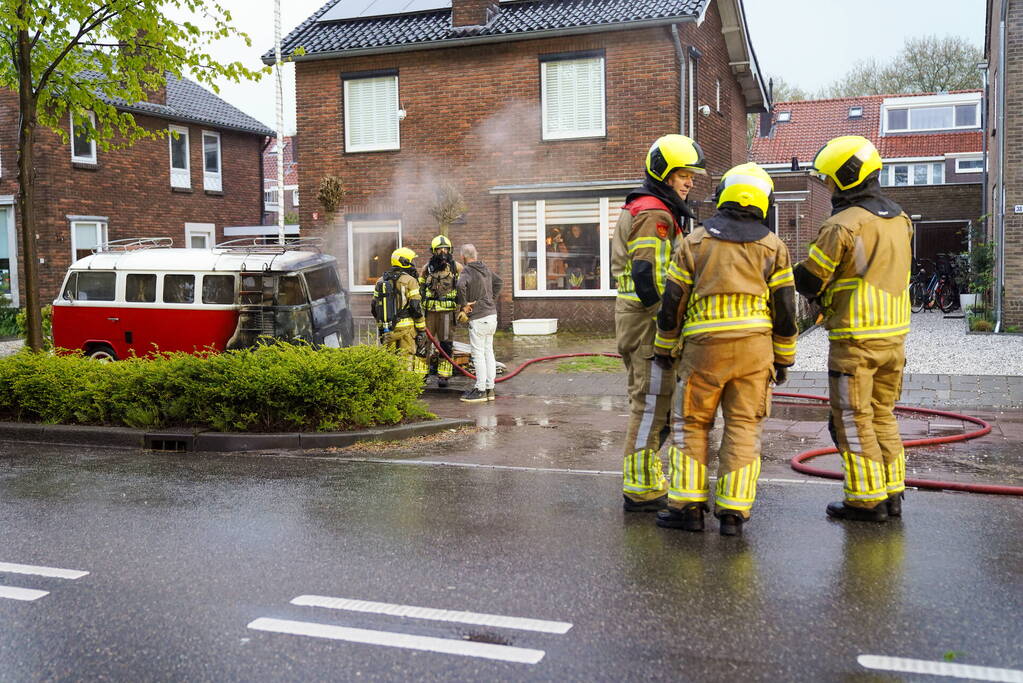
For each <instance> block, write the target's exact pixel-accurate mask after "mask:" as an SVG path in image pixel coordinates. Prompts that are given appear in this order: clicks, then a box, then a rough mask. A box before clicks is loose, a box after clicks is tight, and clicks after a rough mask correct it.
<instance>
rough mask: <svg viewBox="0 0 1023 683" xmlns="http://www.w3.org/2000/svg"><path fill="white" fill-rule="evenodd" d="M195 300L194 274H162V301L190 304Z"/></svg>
mask: <svg viewBox="0 0 1023 683" xmlns="http://www.w3.org/2000/svg"><path fill="white" fill-rule="evenodd" d="M193 301H195V276H194V275H164V276H163V302H164V303H166V304H190V303H192V302H193Z"/></svg>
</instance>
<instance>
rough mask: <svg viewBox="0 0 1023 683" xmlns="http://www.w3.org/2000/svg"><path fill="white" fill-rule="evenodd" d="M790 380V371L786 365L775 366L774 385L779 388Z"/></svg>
mask: <svg viewBox="0 0 1023 683" xmlns="http://www.w3.org/2000/svg"><path fill="white" fill-rule="evenodd" d="M788 378H789V369H788V367H787V366H785V365H778V364H777V363H775V365H774V383H775V384H777V385H778V386H781V385H782V384H785V382H786V381H787V380H788Z"/></svg>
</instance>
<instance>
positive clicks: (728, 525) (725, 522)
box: [717, 512, 746, 536]
mask: <svg viewBox="0 0 1023 683" xmlns="http://www.w3.org/2000/svg"><path fill="white" fill-rule="evenodd" d="M717 518H718V521H719V522H720V528H719V531H720V532H721V535H722V536H742V525H743V524H745V523H746V519H745V518H744V517H743V516H742V515H740V514H739V513H738V512H725V513H722V514H718V516H717Z"/></svg>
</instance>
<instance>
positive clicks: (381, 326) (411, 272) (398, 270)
mask: <svg viewBox="0 0 1023 683" xmlns="http://www.w3.org/2000/svg"><path fill="white" fill-rule="evenodd" d="M415 257H416V253H415V252H414V251H412V250H411V249H409V248H408V247H400V248H398V249H395V250H394V251H393V252H391V269H390V270H388V271H387V272H386V273H384V274H383V275H382V276H380V279H379V280H377V283H376V285H375V286H374V288H373V304H372V310H373V317H374V318H376V321H377V331H378V333H379V335H380V341H381V343H383V344H385V345H391V346H393V347H394V349H395V350H396V351H397V352H398V354H399V355H401V356H404V357H405V358H406V362H407V363H408V369H409V370H411V371H413V372H415V373H417V374H419V375H422V376H425V375H426V361H425V357H426V353H427V344H428V343H429V342H428V341H427V338H426V318H425V317H424V316H423V303H422V299H421V295H420V293H419V279H418V273H417V272H416V267H415V265H414V264H413V259H415Z"/></svg>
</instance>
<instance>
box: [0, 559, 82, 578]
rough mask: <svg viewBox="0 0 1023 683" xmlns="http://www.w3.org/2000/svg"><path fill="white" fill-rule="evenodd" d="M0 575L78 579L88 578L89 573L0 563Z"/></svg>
mask: <svg viewBox="0 0 1023 683" xmlns="http://www.w3.org/2000/svg"><path fill="white" fill-rule="evenodd" d="M0 574H34V575H36V576H48V577H50V578H53V579H71V580H72V581H73V580H74V579H80V578H82V577H83V576H88V574H89V572H83V571H78V570H77V569H59V568H57V567H37V566H35V565H31V564H12V563H10V562H0Z"/></svg>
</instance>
